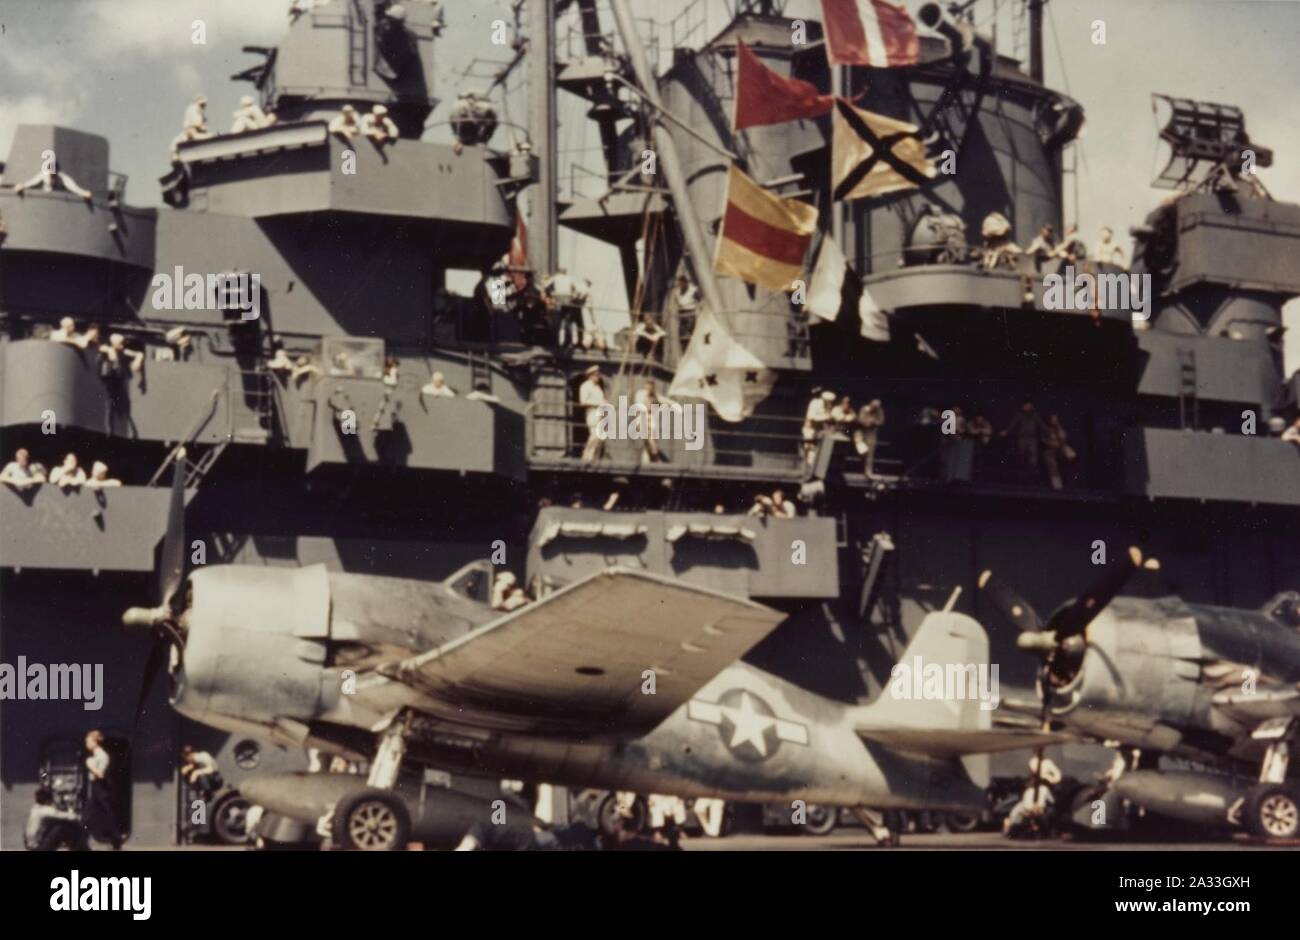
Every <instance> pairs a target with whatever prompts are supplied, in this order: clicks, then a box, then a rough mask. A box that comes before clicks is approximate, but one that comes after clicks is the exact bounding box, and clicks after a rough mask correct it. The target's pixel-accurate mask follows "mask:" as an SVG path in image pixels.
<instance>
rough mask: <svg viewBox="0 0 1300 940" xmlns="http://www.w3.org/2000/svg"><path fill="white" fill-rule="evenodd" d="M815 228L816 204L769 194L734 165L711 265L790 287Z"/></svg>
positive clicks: (770, 284)
mask: <svg viewBox="0 0 1300 940" xmlns="http://www.w3.org/2000/svg"><path fill="white" fill-rule="evenodd" d="M816 230H817V209H816V207H814V206H810V205H808V203H806V202H800V201H799V200H797V199H783V198H782V197H780V196H774V195H772V194H771V193H769V192H768V191H767V190H766V189H764V188H763V187H762V186H760V185H758V183H756V182H754V181H753V180H752V179H750V178H749V177H748V176H746V175H745V174H744V173H742V172H741V171H740V170H739V169H737V168H736V166H735V165H734V164H733V165H732V167H731V170H730V172H729V173H728V175H727V212H726V215H724V216H723V218H722V230H721V231H720V232H719V233H718V248H717V253H716V255H715V256H714V259H713V269H714V270H715V271H717V272H718V273H719V274H729V275H731V276H732V277H738V278H740V279H741V280H742V281H748V282H749V283H750V284H757V285H758V286H759V287H766V288H767V289H768V290H789V289H790V288H791V286H792V284H793V282H794V281H795V280H796V279H797V278H799V277H800V276H801V275H802V274H803V269H804V256H805V255H806V254H807V253H808V245H809V244H810V243H811V242H812V236H813V233H814V232H815V231H816Z"/></svg>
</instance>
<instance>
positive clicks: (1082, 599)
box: [1047, 548, 1142, 644]
mask: <svg viewBox="0 0 1300 940" xmlns="http://www.w3.org/2000/svg"><path fill="white" fill-rule="evenodd" d="M1141 567H1142V552H1140V551H1139V550H1138V549H1137V548H1130V549H1129V550H1128V553H1127V555H1126V556H1125V558H1124V559H1123V560H1122V561H1120V562H1119V563H1118V564H1114V565H1107V566H1106V570H1105V571H1103V572H1102V574H1101V577H1099V578H1098V579H1097V580H1096V581H1095V582H1094V583H1093V584H1092V585H1091V586H1090V587H1089V588H1088V590H1086V591H1084V592H1083V593H1082V594H1080V595H1079V596H1078V597H1077V598H1075V600H1074V603H1073V604H1070V605H1069V606H1068V607H1062V608H1061V609H1060V610H1058V611H1057V612H1056V613H1054V614H1052V619H1051V620H1049V621H1048V622H1047V629H1048V630H1051V631H1052V632H1053V633H1055V634H1056V641H1057V643H1058V644H1059V643H1060V642H1061V641H1062V640H1065V639H1068V638H1070V637H1072V636H1078V635H1079V634H1080V633H1082V632H1083V631H1084V630H1086V629H1087V628H1088V624H1090V623H1092V621H1093V619H1094V618H1095V617H1096V616H1097V615H1098V614H1099V613H1101V611H1102V609H1103V608H1105V606H1106V605H1107V604H1109V603H1110V602H1111V601H1113V600H1114V599H1115V596H1116V595H1117V594H1119V592H1120V591H1122V590H1124V585H1125V584H1127V583H1128V581H1129V578H1131V577H1133V574H1134V572H1136V571H1137V570H1138V569H1140V568H1141Z"/></svg>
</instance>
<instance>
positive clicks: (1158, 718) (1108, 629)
mask: <svg viewBox="0 0 1300 940" xmlns="http://www.w3.org/2000/svg"><path fill="white" fill-rule="evenodd" d="M1130 613H1131V614H1132V616H1130ZM1147 614H1149V612H1148V611H1144V610H1143V611H1138V610H1135V611H1131V612H1130V611H1128V609H1127V606H1126V603H1125V601H1124V600H1123V599H1120V600H1116V601H1115V602H1114V603H1113V604H1112V605H1111V606H1110V607H1109V608H1107V609H1106V610H1104V611H1102V613H1101V614H1100V615H1098V616H1097V618H1096V619H1095V620H1094V621H1093V622H1092V623H1091V624H1090V625H1089V627H1088V631H1087V646H1086V649H1085V650H1084V651H1083V655H1082V656H1081V657H1080V658H1079V659H1078V661H1077V664H1076V665H1074V666H1073V667H1072V668H1071V670H1070V672H1068V673H1066V674H1065V675H1063V676H1061V677H1060V679H1061V680H1064V681H1061V682H1060V684H1055V683H1054V684H1053V685H1052V686H1051V688H1050V689H1049V690H1048V691H1049V696H1050V706H1051V714H1052V715H1053V716H1054V717H1056V718H1059V719H1063V720H1067V721H1068V723H1069V725H1070V726H1071V727H1072V728H1075V729H1077V730H1080V731H1085V732H1087V733H1089V734H1091V735H1094V736H1096V737H1097V738H1100V739H1103V740H1105V739H1113V740H1120V741H1124V742H1126V743H1128V744H1131V745H1135V746H1140V747H1144V748H1151V749H1156V750H1167V749H1170V748H1173V747H1175V746H1177V745H1178V744H1179V743H1180V742H1181V737H1182V732H1181V731H1180V730H1179V729H1182V728H1187V727H1189V726H1191V725H1193V724H1195V716H1196V713H1197V712H1198V711H1199V705H1200V699H1201V698H1202V696H1201V695H1200V694H1199V693H1200V688H1199V679H1200V667H1199V665H1198V662H1197V660H1198V659H1199V657H1200V639H1199V636H1198V634H1197V630H1196V623H1195V621H1194V620H1192V619H1191V618H1187V619H1184V620H1180V619H1169V620H1165V621H1163V622H1161V623H1153V622H1151V621H1150V620H1149V619H1148V617H1147V616H1144V615H1147Z"/></svg>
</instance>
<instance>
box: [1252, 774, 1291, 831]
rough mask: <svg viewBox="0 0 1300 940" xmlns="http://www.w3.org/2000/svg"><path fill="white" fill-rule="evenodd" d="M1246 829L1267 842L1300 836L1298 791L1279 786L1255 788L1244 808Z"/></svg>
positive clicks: (1270, 784) (1263, 785)
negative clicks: (1267, 840)
mask: <svg viewBox="0 0 1300 940" xmlns="http://www.w3.org/2000/svg"><path fill="white" fill-rule="evenodd" d="M1243 812H1244V814H1245V819H1246V828H1247V829H1249V830H1250V831H1251V832H1252V833H1253V834H1254V835H1257V836H1259V837H1260V838H1263V839H1294V838H1296V837H1297V836H1300V799H1297V797H1296V791H1295V790H1293V789H1291V788H1289V787H1284V786H1280V785H1278V784H1275V783H1264V784H1260V785H1258V786H1254V787H1251V788H1250V790H1249V791H1247V793H1246V805H1245V807H1244V808H1243Z"/></svg>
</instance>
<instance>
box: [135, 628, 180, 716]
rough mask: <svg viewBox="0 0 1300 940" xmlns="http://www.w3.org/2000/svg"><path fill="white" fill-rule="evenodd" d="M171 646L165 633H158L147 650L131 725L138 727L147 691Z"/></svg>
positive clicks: (151, 687)
mask: <svg viewBox="0 0 1300 940" xmlns="http://www.w3.org/2000/svg"><path fill="white" fill-rule="evenodd" d="M170 647H171V643H170V642H169V641H168V639H167V636H166V634H163V633H159V634H158V638H157V639H156V640H154V644H153V648H152V649H150V650H149V658H148V659H147V660H145V664H144V678H143V679H141V680H140V697H139V698H138V699H137V700H136V703H135V720H134V722H133V727H139V725H140V716H141V715H143V714H144V703H145V702H146V701H147V700H148V698H149V693H150V692H151V691H153V686H154V683H155V682H156V681H157V679H158V673H159V672H161V671H162V668H163V666H164V664H166V662H167V653H168V650H169V649H170Z"/></svg>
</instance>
